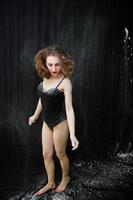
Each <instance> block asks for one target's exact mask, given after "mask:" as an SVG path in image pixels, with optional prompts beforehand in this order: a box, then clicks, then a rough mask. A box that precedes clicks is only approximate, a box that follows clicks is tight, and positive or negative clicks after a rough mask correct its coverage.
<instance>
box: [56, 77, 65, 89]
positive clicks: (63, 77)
mask: <svg viewBox="0 0 133 200" xmlns="http://www.w3.org/2000/svg"><path fill="white" fill-rule="evenodd" d="M64 78H65V77H63V79H61V81H60V82H59V83H58V85H57V86H56V88H58V86H59V85H60V84H61V82H62V81H63V80H64Z"/></svg>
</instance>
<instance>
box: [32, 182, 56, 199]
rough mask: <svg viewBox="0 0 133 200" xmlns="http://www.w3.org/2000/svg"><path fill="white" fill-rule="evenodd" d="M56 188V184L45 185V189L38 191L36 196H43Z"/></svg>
mask: <svg viewBox="0 0 133 200" xmlns="http://www.w3.org/2000/svg"><path fill="white" fill-rule="evenodd" d="M54 188H55V183H53V184H50V183H47V185H45V186H44V187H42V188H41V189H40V190H38V191H37V192H36V193H35V195H38V196H39V195H42V194H44V193H45V192H47V191H49V190H52V189H54Z"/></svg>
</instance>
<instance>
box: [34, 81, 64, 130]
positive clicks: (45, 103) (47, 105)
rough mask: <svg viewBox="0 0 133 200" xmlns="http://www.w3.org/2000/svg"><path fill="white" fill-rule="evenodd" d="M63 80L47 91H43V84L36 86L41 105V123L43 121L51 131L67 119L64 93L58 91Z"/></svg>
mask: <svg viewBox="0 0 133 200" xmlns="http://www.w3.org/2000/svg"><path fill="white" fill-rule="evenodd" d="M63 79H64V78H63ZM63 79H62V80H61V81H60V82H59V83H58V85H57V86H56V87H54V88H51V89H48V90H47V91H44V88H43V82H41V83H40V84H39V85H38V93H39V96H40V98H41V103H42V111H43V115H42V117H43V121H45V122H46V124H47V125H48V126H49V128H51V129H53V127H54V126H56V125H57V124H59V123H60V122H62V121H64V120H66V119H67V117H66V111H65V96H64V92H62V91H61V90H59V89H58V86H59V85H60V83H61V82H62V81H63Z"/></svg>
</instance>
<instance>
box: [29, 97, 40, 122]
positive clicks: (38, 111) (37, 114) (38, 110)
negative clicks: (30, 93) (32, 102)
mask: <svg viewBox="0 0 133 200" xmlns="http://www.w3.org/2000/svg"><path fill="white" fill-rule="evenodd" d="M41 111H42V103H41V98H39V100H38V104H37V107H36V110H35V112H34V114H33V115H32V116H31V117H29V125H32V124H33V123H34V122H35V121H36V120H37V119H38V117H39V115H40V113H41Z"/></svg>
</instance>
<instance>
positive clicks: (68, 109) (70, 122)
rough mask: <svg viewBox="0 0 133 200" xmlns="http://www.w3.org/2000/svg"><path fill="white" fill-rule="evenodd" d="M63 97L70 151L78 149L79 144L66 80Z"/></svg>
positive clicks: (70, 95)
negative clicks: (70, 145)
mask: <svg viewBox="0 0 133 200" xmlns="http://www.w3.org/2000/svg"><path fill="white" fill-rule="evenodd" d="M64 95H65V107H66V114H67V120H68V126H69V131H70V139H71V143H72V147H73V148H72V150H75V149H77V148H78V145H79V142H78V140H77V138H76V136H75V114H74V109H73V105H72V84H71V81H70V80H69V79H66V81H65V83H64Z"/></svg>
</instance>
